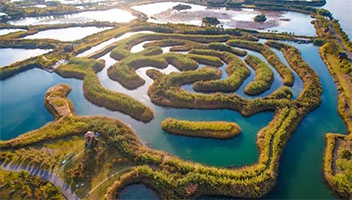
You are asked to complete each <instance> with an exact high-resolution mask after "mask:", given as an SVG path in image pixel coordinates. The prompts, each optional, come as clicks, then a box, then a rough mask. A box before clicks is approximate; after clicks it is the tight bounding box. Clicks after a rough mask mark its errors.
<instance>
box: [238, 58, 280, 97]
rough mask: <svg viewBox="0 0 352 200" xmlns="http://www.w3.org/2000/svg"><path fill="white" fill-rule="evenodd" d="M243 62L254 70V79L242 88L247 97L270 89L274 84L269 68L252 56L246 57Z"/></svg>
mask: <svg viewBox="0 0 352 200" xmlns="http://www.w3.org/2000/svg"><path fill="white" fill-rule="evenodd" d="M245 61H246V63H247V64H248V65H249V66H251V67H252V68H253V69H254V70H255V79H254V81H253V82H251V83H249V84H248V85H247V86H246V87H245V88H244V92H245V93H246V94H248V95H258V94H261V93H263V92H264V91H266V90H268V89H270V86H271V84H272V83H273V82H274V74H273V72H272V71H271V69H270V67H269V66H268V65H267V64H266V63H265V62H264V61H262V60H261V59H260V58H258V57H256V56H253V55H248V56H247V57H246V58H245Z"/></svg>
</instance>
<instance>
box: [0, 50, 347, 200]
mask: <svg viewBox="0 0 352 200" xmlns="http://www.w3.org/2000/svg"><path fill="white" fill-rule="evenodd" d="M293 45H296V46H297V47H299V49H300V50H301V51H302V53H303V58H304V59H305V60H306V61H307V62H308V63H309V64H310V65H311V66H312V67H313V68H314V69H315V70H316V71H317V72H318V73H319V77H320V79H321V81H322V84H323V90H324V93H323V96H322V104H321V106H320V107H319V108H318V109H316V110H315V111H314V112H312V113H310V114H309V115H308V116H307V117H306V118H305V119H304V121H303V122H302V124H301V125H300V126H299V127H298V128H297V130H296V131H295V132H294V134H293V135H292V138H291V139H290V140H289V142H288V145H287V147H286V148H285V151H284V153H283V155H282V160H281V161H280V169H279V177H278V182H277V186H276V187H275V188H274V190H273V191H272V192H271V193H270V194H269V195H268V196H267V197H268V198H276V199H277V198H280V199H282V198H284V199H297V198H319V199H329V198H334V197H333V196H331V195H330V193H329V191H328V189H327V188H326V186H325V185H324V182H323V178H322V158H323V150H324V147H325V139H324V135H325V134H326V133H327V132H330V131H332V132H342V133H345V132H346V128H345V126H344V124H343V122H342V120H341V119H340V117H339V116H338V114H337V110H336V108H337V92H336V85H335V83H334V82H333V80H332V78H331V76H330V74H329V72H328V71H327V69H326V67H325V65H324V64H323V62H322V61H321V59H320V56H319V54H318V48H317V47H314V46H311V45H297V44H293ZM102 59H105V60H106V68H105V69H104V70H103V71H101V72H100V73H99V74H98V77H99V79H100V81H101V83H102V84H103V85H104V86H105V87H107V88H109V89H111V90H114V91H119V92H125V93H127V94H130V95H132V96H134V97H135V98H136V99H139V100H140V101H143V102H144V103H145V104H147V105H149V106H151V107H152V108H153V110H154V112H155V118H154V119H153V120H152V121H151V122H149V123H147V124H145V123H142V122H138V121H135V120H133V119H132V118H130V117H129V116H127V115H123V114H121V113H118V112H111V111H108V110H106V109H105V108H102V107H97V106H94V105H93V104H91V103H90V102H88V101H87V100H86V99H85V98H84V96H83V91H82V81H79V80H74V79H63V78H61V77H60V76H58V75H56V74H54V73H53V74H50V73H47V72H45V71H41V70H39V69H32V70H28V71H26V72H23V73H21V74H18V75H16V76H14V77H12V78H9V79H6V80H3V81H1V82H0V83H1V134H0V137H1V139H3V140H6V139H10V138H13V137H16V136H17V135H19V134H21V133H24V132H26V131H29V130H33V129H36V128H39V127H41V126H43V125H44V124H46V123H48V122H50V121H52V120H53V118H52V116H51V115H50V113H49V112H48V111H46V109H45V106H44V103H43V101H44V95H45V91H46V90H47V89H48V88H49V87H51V86H54V85H56V84H58V83H68V84H70V85H71V86H72V88H73V89H72V92H71V94H70V95H69V98H70V99H71V101H72V102H73V104H74V106H75V111H76V113H77V114H78V115H104V116H109V117H114V118H118V119H120V120H121V121H123V122H125V123H126V124H129V125H130V126H131V127H132V128H133V129H134V130H135V131H136V133H137V134H138V136H139V137H140V139H141V140H142V142H143V143H145V144H146V145H147V146H150V147H152V148H155V149H159V150H164V151H167V152H169V153H170V154H174V155H177V156H179V157H180V158H183V159H186V160H193V161H195V162H201V163H204V164H208V165H212V166H225V167H228V166H243V165H247V164H252V163H254V162H256V161H257V159H258V151H257V148H256V145H255V139H256V133H257V132H258V131H259V130H260V129H262V128H263V127H264V126H266V125H267V124H268V123H269V122H270V121H271V120H272V117H273V113H271V112H264V113H260V114H256V115H254V116H251V117H248V118H245V117H243V116H241V115H240V114H239V113H238V112H235V111H230V110H213V111H209V110H191V109H174V108H163V107H160V106H156V105H153V104H152V103H151V102H150V99H149V98H148V96H147V95H146V89H147V87H148V86H149V85H150V84H151V82H152V80H150V79H149V78H147V77H146V75H145V71H146V69H145V68H143V69H140V70H138V71H137V73H138V74H140V75H141V76H142V77H143V78H145V79H146V84H145V85H144V86H142V87H140V88H138V89H136V90H133V91H128V90H126V89H124V88H122V87H121V86H120V85H119V84H118V83H116V82H113V81H111V80H110V79H108V77H107V74H106V69H107V67H108V66H110V65H112V64H114V63H115V62H116V61H114V60H113V59H111V58H110V57H109V56H108V55H106V56H103V57H102ZM171 71H175V68H174V67H172V66H169V67H168V68H166V69H165V70H164V72H165V73H169V72H171ZM166 117H174V118H178V119H188V120H203V121H210V120H222V121H232V122H236V123H238V124H239V125H240V127H241V129H242V133H241V134H240V135H239V136H237V137H235V138H233V139H229V140H213V139H202V138H189V137H182V136H176V135H171V134H167V133H165V132H163V131H162V130H161V128H160V122H161V121H162V120H163V119H164V118H166ZM244 152H245V153H244ZM126 190H127V192H128V189H126ZM131 190H133V191H135V193H138V192H141V193H142V191H144V189H138V188H137V189H136V188H134V186H131Z"/></svg>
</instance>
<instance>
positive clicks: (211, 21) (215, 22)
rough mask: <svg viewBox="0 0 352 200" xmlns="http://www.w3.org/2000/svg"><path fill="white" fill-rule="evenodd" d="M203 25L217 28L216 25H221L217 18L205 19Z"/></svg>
mask: <svg viewBox="0 0 352 200" xmlns="http://www.w3.org/2000/svg"><path fill="white" fill-rule="evenodd" d="M202 23H203V24H206V25H213V26H216V25H218V24H220V21H219V20H218V18H216V17H203V18H202Z"/></svg>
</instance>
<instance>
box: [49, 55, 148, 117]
mask: <svg viewBox="0 0 352 200" xmlns="http://www.w3.org/2000/svg"><path fill="white" fill-rule="evenodd" d="M103 67H104V64H103V63H102V62H100V61H96V60H94V59H87V58H74V59H72V60H70V61H69V62H68V63H67V64H66V65H62V66H60V67H59V68H57V70H56V72H57V73H58V74H60V75H61V76H63V77H68V78H78V79H81V80H83V91H84V96H85V97H86V98H87V99H88V100H89V101H90V102H92V103H94V104H96V105H98V106H103V107H105V108H107V109H109V110H113V111H119V112H122V113H124V114H127V115H129V116H131V117H133V118H135V119H137V120H140V121H143V122H148V121H150V120H151V119H153V117H154V113H153V111H152V110H151V109H150V108H149V107H147V106H145V105H144V104H143V103H141V102H139V101H137V100H136V99H134V98H132V97H130V96H128V95H126V94H123V93H120V92H112V91H110V90H108V89H105V88H104V87H102V86H101V85H100V82H99V80H98V77H97V76H96V72H98V71H100V70H101V69H102V68H103Z"/></svg>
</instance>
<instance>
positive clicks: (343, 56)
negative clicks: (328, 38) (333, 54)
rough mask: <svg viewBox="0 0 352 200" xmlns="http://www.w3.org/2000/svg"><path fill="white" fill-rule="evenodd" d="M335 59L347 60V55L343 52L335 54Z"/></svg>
mask: <svg viewBox="0 0 352 200" xmlns="http://www.w3.org/2000/svg"><path fill="white" fill-rule="evenodd" d="M337 58H339V59H347V54H346V53H343V52H339V53H338V54H337Z"/></svg>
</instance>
